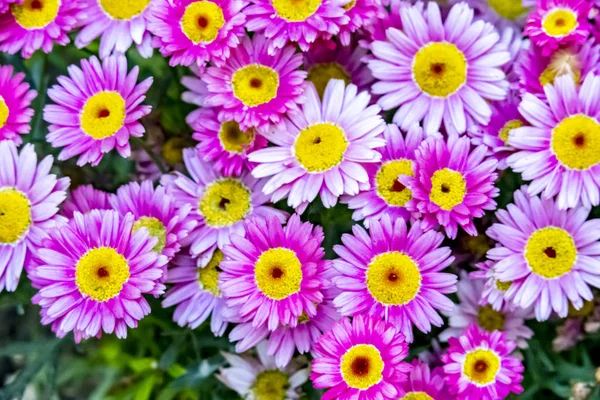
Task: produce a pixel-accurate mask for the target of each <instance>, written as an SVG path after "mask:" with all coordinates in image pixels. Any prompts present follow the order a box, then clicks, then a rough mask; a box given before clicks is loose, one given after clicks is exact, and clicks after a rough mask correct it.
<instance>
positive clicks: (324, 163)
mask: <svg viewBox="0 0 600 400" xmlns="http://www.w3.org/2000/svg"><path fill="white" fill-rule="evenodd" d="M347 148H348V141H347V140H346V136H345V135H344V131H343V130H342V128H340V127H339V126H337V125H334V124H331V123H329V122H323V123H317V124H314V125H310V126H308V127H306V128H304V129H302V130H301V131H300V133H299V134H298V137H297V138H296V144H294V153H295V154H296V159H297V160H298V162H299V163H300V164H301V165H302V166H303V167H304V169H305V170H307V171H308V172H323V171H327V170H329V169H331V168H333V167H335V166H336V165H338V164H340V163H341V162H342V160H343V159H344V153H345V152H346V149H347Z"/></svg>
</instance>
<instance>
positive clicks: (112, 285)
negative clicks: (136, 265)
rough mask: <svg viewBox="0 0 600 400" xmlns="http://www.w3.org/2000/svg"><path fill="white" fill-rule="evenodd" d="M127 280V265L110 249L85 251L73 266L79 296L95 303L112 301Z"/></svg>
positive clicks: (125, 261) (123, 258)
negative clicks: (90, 299)
mask: <svg viewBox="0 0 600 400" xmlns="http://www.w3.org/2000/svg"><path fill="white" fill-rule="evenodd" d="M128 279H129V265H127V260H126V259H125V257H123V256H122V255H121V254H119V253H117V251H116V250H115V249H113V248H112V247H98V248H93V249H90V250H88V251H87V253H85V254H84V255H83V256H82V257H81V258H80V259H79V261H77V264H76V265H75V283H76V284H77V287H78V288H79V291H80V292H81V294H83V295H84V296H86V297H91V298H92V299H94V300H96V301H106V300H109V299H112V298H113V297H115V296H116V295H118V294H119V293H121V289H123V284H124V283H125V282H127V280H128Z"/></svg>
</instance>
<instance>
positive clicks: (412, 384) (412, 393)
mask: <svg viewBox="0 0 600 400" xmlns="http://www.w3.org/2000/svg"><path fill="white" fill-rule="evenodd" d="M400 396H401V397H400V398H399V399H398V400H452V399H453V398H452V396H450V395H449V394H448V389H447V388H446V387H445V382H444V372H443V371H442V368H439V367H438V368H434V369H433V370H432V369H431V368H429V365H427V364H425V363H423V362H421V361H419V360H413V362H412V364H411V370H410V374H409V375H408V380H407V381H405V382H403V383H402V384H401V385H400Z"/></svg>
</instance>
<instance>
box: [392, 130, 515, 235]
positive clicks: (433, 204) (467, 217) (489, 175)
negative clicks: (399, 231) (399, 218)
mask: <svg viewBox="0 0 600 400" xmlns="http://www.w3.org/2000/svg"><path fill="white" fill-rule="evenodd" d="M513 132H514V131H513ZM470 150H471V142H470V140H469V138H467V137H460V138H459V137H457V136H450V137H448V140H447V141H445V140H444V139H442V138H441V137H439V136H438V137H431V138H428V139H427V140H426V141H424V142H423V144H422V145H421V146H420V147H419V148H418V149H417V151H416V152H415V155H416V167H415V176H414V177H411V176H408V175H403V176H400V177H399V180H400V182H401V183H403V184H404V185H406V186H408V187H409V188H410V190H411V191H412V196H413V198H412V199H411V200H409V201H408V202H407V203H406V207H407V208H408V210H409V211H412V212H417V211H418V212H420V213H421V214H423V225H424V226H423V228H424V229H426V230H427V229H431V228H432V227H434V226H436V225H438V224H439V225H441V226H442V227H444V229H445V231H446V235H448V237H449V238H451V239H454V238H455V237H456V234H457V232H458V226H459V225H460V226H461V227H462V228H463V229H464V230H465V232H467V233H468V234H469V235H471V236H475V235H477V229H476V228H475V225H474V224H473V218H481V217H483V215H484V214H485V210H495V209H496V202H495V201H494V200H493V198H494V197H497V196H498V194H499V190H498V189H497V188H496V187H494V181H495V180H496V178H498V173H497V172H496V167H497V165H498V162H497V161H496V160H495V159H493V158H487V159H486V157H485V155H486V153H487V151H488V148H487V147H486V146H484V145H480V146H477V147H476V148H475V149H473V151H470Z"/></svg>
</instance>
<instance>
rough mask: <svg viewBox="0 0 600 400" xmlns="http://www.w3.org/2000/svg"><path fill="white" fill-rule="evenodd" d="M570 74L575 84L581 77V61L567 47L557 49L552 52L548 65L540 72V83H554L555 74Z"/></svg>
mask: <svg viewBox="0 0 600 400" xmlns="http://www.w3.org/2000/svg"><path fill="white" fill-rule="evenodd" d="M566 74H571V76H572V77H573V80H574V81H575V83H576V84H579V80H580V79H581V62H580V61H579V58H578V56H577V54H575V53H573V52H572V50H569V49H561V50H557V51H556V52H555V53H554V54H552V58H551V59H550V63H549V64H548V67H547V68H546V69H545V70H544V71H543V72H542V73H541V74H540V78H539V81H540V85H542V86H546V85H548V84H554V79H556V77H557V76H562V75H566Z"/></svg>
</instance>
